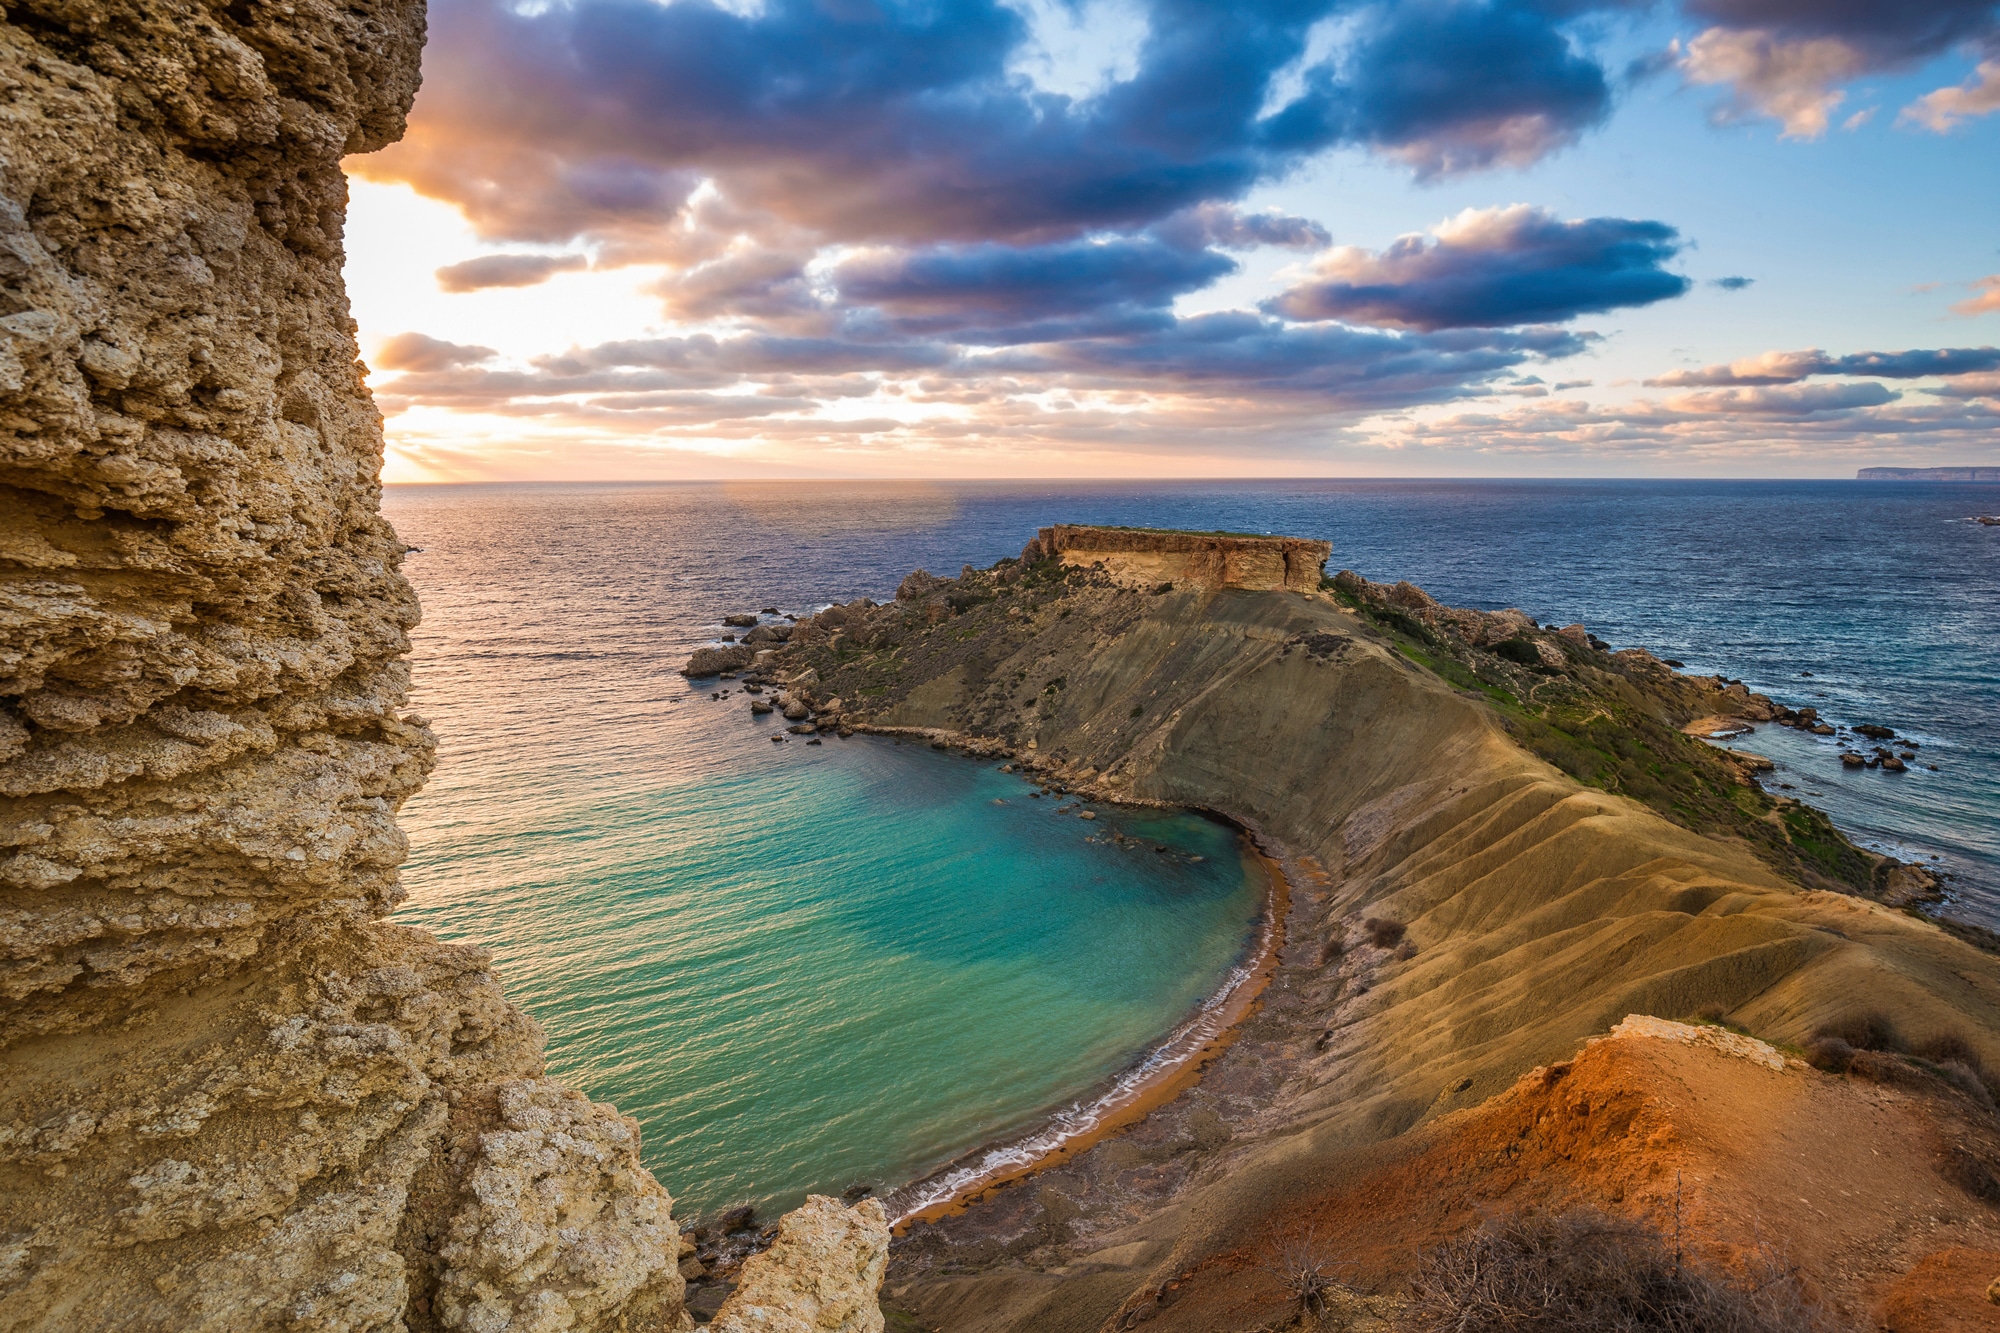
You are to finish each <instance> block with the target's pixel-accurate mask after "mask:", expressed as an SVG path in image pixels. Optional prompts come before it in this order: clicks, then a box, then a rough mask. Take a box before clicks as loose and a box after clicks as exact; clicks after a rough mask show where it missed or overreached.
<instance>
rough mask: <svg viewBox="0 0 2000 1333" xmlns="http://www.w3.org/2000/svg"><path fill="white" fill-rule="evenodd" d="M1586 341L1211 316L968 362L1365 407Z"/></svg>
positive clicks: (1102, 381) (1432, 398) (1399, 402)
mask: <svg viewBox="0 0 2000 1333" xmlns="http://www.w3.org/2000/svg"><path fill="white" fill-rule="evenodd" d="M1589 341H1590V340H1589V338H1588V337H1587V336H1585V335H1578V334H1573V333H1568V332H1565V331H1563V330H1558V329H1527V330H1519V331H1514V332H1488V331H1479V332H1472V331H1461V332H1449V333H1438V334H1408V333H1392V332H1388V331H1385V330H1379V329H1355V328H1347V327H1344V326H1341V325H1306V326H1300V325H1294V324H1286V323H1283V322H1282V321H1279V320H1275V319H1269V318H1265V317H1260V316H1257V315H1253V314H1249V313H1246V312H1244V311H1221V312H1218V313H1215V314H1210V315H1197V316H1194V317H1192V318H1189V319H1183V320H1179V321H1176V322H1175V323H1174V324H1173V325H1172V326H1171V328H1169V329H1166V330H1164V331H1161V332H1158V333H1153V334H1149V335H1147V336H1143V337H1132V338H1080V339H1076V340H1074V341H1070V342H1064V343H1059V344H1053V345H1050V346H1047V347H1041V348H1032V349H1020V350H1016V351H1011V352H1002V353H997V354H995V355H993V356H992V357H990V358H986V359H984V360H983V361H982V362H981V363H979V364H981V365H982V366H983V367H984V368H986V369H989V370H993V369H1004V370H1008V371H1011V372H1016V373H1022V374H1040V375H1056V376H1059V377H1066V378H1069V379H1074V380H1076V381H1077V382H1080V383H1083V384H1086V385H1113V386H1162V387H1165V386H1177V387H1179V388H1182V389H1184V390H1188V391H1200V392H1203V393H1224V394H1248V395H1258V394H1303V395H1308V396H1311V397H1314V398H1316V399H1320V400H1322V401H1324V402H1325V403H1326V404H1327V406H1329V407H1337V408H1339V409H1342V410H1347V411H1364V410H1366V411H1375V410H1382V409H1384V408H1390V407H1411V406H1417V405H1420V404H1425V403H1438V402H1445V401H1448V400H1451V399H1454V398H1460V397H1464V396H1466V395H1467V394H1470V393H1478V392H1482V391H1483V390H1482V389H1481V387H1480V386H1482V385H1483V384H1484V383H1485V382H1487V381H1489V380H1492V379H1494V378H1496V377H1498V376H1501V375H1504V374H1508V373H1510V372H1512V371H1514V370H1515V369H1516V368H1518V367H1520V366H1522V365H1524V364H1526V363H1529V362H1531V361H1539V360H1543V359H1547V358H1554V357H1564V356H1572V355H1574V354H1576V353H1577V352H1580V351H1582V350H1583V349H1584V348H1585V347H1587V346H1588V345H1589Z"/></svg>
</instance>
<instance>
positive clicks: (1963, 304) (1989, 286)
mask: <svg viewBox="0 0 2000 1333" xmlns="http://www.w3.org/2000/svg"><path fill="white" fill-rule="evenodd" d="M1952 309H1953V310H1955V311H1957V312H1958V313H1959V314H1961V315H1991V314H1996V313H2000V273H1995V274H1993V275H1992V276H1991V277H1987V278H1981V279H1980V280H1979V281H1978V282H1975V283H1973V284H1972V295H1971V296H1969V297H1967V298H1966V299H1965V300H1963V301H1960V302H1959V303H1958V304H1956V305H1954V306H1953V307H1952Z"/></svg>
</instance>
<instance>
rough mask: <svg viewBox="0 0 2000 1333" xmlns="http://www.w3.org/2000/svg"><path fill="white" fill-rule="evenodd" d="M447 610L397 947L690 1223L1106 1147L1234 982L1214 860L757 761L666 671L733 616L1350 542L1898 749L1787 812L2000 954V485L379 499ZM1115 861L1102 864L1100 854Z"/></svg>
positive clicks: (783, 487) (920, 765) (863, 779)
mask: <svg viewBox="0 0 2000 1333" xmlns="http://www.w3.org/2000/svg"><path fill="white" fill-rule="evenodd" d="M383 507H384V510H385V512H386V513H387V515H388V516H389V518H390V519H391V521H393V522H394V523H395V525H396V528H397V530H398V532H400V533H401V534H402V537H403V539H404V541H405V542H407V543H408V544H409V545H410V546H412V547H413V548H415V549H414V550H412V551H411V553H410V555H409V557H408V559H407V562H406V564H405V572H406V573H407V574H408V576H409V577H410V579H411V581H412V582H413V583H414V584H415V585H416V588H417V590H418V593H419V595H420V596H421V598H422V601H423V607H424V620H423V624H422V625H421V626H420V627H419V629H418V630H417V631H416V633H415V655H414V687H413V701H412V707H413V709H414V710H415V711H417V712H419V713H421V714H423V715H425V716H426V717H428V718H429V719H430V721H431V722H432V724H433V726H434V727H435V728H436V730H437V732H438V735H439V737H440V742H441V744H440V750H439V759H438V767H437V770H436V772H435V773H434V774H433V776H432V778H431V780H430V783H429V785H428V786H427V787H426V788H425V789H424V791H423V792H421V793H420V794H419V795H417V796H416V797H415V798H413V799H412V800H411V801H410V802H409V804H408V805H407V806H406V807H405V808H404V811H403V815H402V822H403V826H404V828H405V829H406V830H407V831H408V833H409V836H410V859H409V861H408V863H407V865H406V866H405V869H404V881H405V884H406V886H407V888H408V890H409V895H410V896H409V900H408V902H407V903H406V905H405V906H404V907H403V908H402V909H401V910H400V912H399V914H398V919H399V920H403V921H407V922H411V923H414V924H418V925H422V926H425V927H428V928H430V929H432V930H434V931H436V932H437V933H439V934H440V935H442V936H445V937H447V938H450V939H454V940H461V941H466V942H471V943H477V944H480V945H483V946H485V947H487V948H489V949H491V950H492V951H493V953H494V955H495V960H496V963H497V965H498V967H499V969H500V973H501V976H502V978H503V980H504V982H505V984H506V987H507V990H508V993H509V995H510V996H511V998H512V999H513V1000H514V1001H515V1002H516V1003H518V1004H520V1005H521V1006H522V1007H523V1008H524V1009H526V1010H527V1011H528V1012H529V1013H531V1014H532V1015H534V1017H535V1018H536V1019H537V1020H538V1021H539V1022H540V1023H541V1025H542V1027H543V1030H544V1032H545V1033H546V1035H547V1042H548V1047H547V1049H548V1062H549V1069H550V1072H551V1074H553V1075H554V1076H556V1077H559V1078H562V1079H564V1080H565V1081H568V1082H570V1083H572V1084H574V1085H576V1086H578V1087H581V1088H582V1089H584V1090H585V1091H586V1092H588V1093H589V1094H590V1095H591V1096H592V1097H594V1098H597V1099H599V1100H602V1101H608V1102H611V1103H613V1104H614V1105H616V1106H617V1107H618V1108H619V1109H620V1110H621V1111H623V1112H624V1113H625V1114H627V1115H630V1116H633V1117H634V1118H636V1119H637V1120H638V1121H639V1122H640V1124H641V1126H642V1129H643V1135H644V1138H643V1142H644V1156H645V1160H646V1162H647V1164H648V1165H649V1166H650V1167H652V1168H653V1169H654V1171H655V1172H656V1173H657V1174H658V1175H659V1176H660V1178H661V1180H662V1181H663V1182H665V1183H666V1184H667V1186H668V1188H669V1189H670V1190H671V1191H672V1192H673V1193H674V1195H675V1196H676V1200H677V1203H676V1210H677V1212H679V1213H681V1214H682V1215H700V1214H705V1213H711V1212H714V1211H717V1210H720V1209H723V1208H727V1207H731V1206H735V1205H739V1204H745V1203H748V1204H753V1205H756V1206H758V1207H760V1208H762V1209H767V1210H768V1209H775V1208H782V1207H788V1206H791V1205H793V1204H795V1203H797V1202H798V1201H799V1200H800V1199H802V1198H803V1197H804V1195H805V1194H807V1193H809V1192H817V1193H838V1192H840V1191H842V1190H844V1189H848V1188H851V1187H854V1186H867V1187H869V1188H871V1189H874V1190H877V1191H880V1192H884V1193H888V1192H890V1191H894V1190H896V1189H898V1188H900V1187H904V1186H907V1185H909V1183H910V1182H912V1181H915V1180H917V1179H919V1178H921V1177H926V1176H930V1175H932V1174H933V1173H936V1172H938V1171H940V1169H942V1168H944V1167H946V1165H947V1164H949V1163H952V1162H955V1161H964V1160H967V1154H974V1155H975V1156H976V1154H977V1153H978V1152H979V1151H981V1150H985V1151H989V1152H990V1151H992V1145H995V1144H1002V1145H1004V1144H1009V1143H1017V1142H1020V1141H1022V1140H1023V1139H1024V1138H1032V1137H1033V1136H1034V1135H1036V1134H1037V1133H1038V1132H1041V1128H1040V1127H1044V1126H1046V1125H1048V1124H1050V1123H1051V1122H1052V1120H1053V1122H1055V1123H1078V1122H1087V1121H1088V1119H1089V1117H1090V1116H1091V1114H1092V1113H1093V1112H1092V1108H1093V1107H1094V1106H1097V1105H1099V1104H1100V1103H1101V1102H1102V1100H1103V1099H1104V1098H1105V1097H1106V1096H1107V1095H1108V1094H1109V1093H1111V1092H1113V1091H1115V1090H1116V1089H1117V1088H1118V1087H1119V1086H1120V1081H1121V1079H1126V1078H1129V1077H1130V1074H1131V1071H1133V1070H1134V1069H1135V1068H1139V1067H1142V1066H1144V1065H1145V1063H1146V1062H1147V1061H1148V1059H1149V1058H1154V1059H1156V1058H1158V1053H1159V1052H1160V1050H1161V1049H1162V1043H1167V1042H1171V1041H1172V1040H1173V1037H1174V1034H1175V1033H1176V1032H1177V1031H1180V1032H1181V1033H1182V1034H1183V1036H1184V1035H1185V1030H1186V1029H1185V1025H1186V1024H1187V1023H1188V1022H1189V1021H1190V1019H1191V1017H1192V1016H1194V1015H1197V1014H1198V1013H1199V1012H1200V1010H1201V1006H1202V1005H1203V1003H1204V1002H1205V1000H1207V999H1208V998H1209V997H1212V996H1214V995H1216V994H1217V993H1218V991H1219V990H1220V989H1221V988H1223V987H1225V986H1227V985H1228V984H1230V982H1231V980H1232V977H1233V976H1235V975H1236V973H1237V969H1239V968H1240V966H1241V964H1242V963H1243V960H1244V956H1245V950H1246V949H1247V948H1248V947H1249V945H1250V943H1251V940H1252V937H1253V935H1254V932H1255V929H1256V923H1257V919H1258V913H1259V908H1260V903H1261V897H1262V893H1261V889H1260V887H1259V885H1260V881H1259V876H1258V873H1257V871H1256V867H1255V865H1254V863H1253V861H1252V860H1251V859H1250V858H1249V856H1248V852H1247V849H1246V848H1245V847H1244V845H1243V844H1242V842H1241V840H1240V839H1239V837H1238V835H1237V834H1236V833H1235V832H1234V831H1233V830H1232V829H1230V828H1228V827H1226V826H1224V825H1222V824H1220V823H1217V822H1215V821H1213V820H1211V819H1208V818H1205V817H1203V816H1202V815H1200V814H1199V813H1196V812H1172V811H1167V812H1151V811H1148V812H1132V811H1123V810H1119V809H1116V808H1114V807H1097V808H1096V810H1095V811H1094V813H1096V814H1097V815H1098V818H1097V819H1096V820H1095V821H1085V820H1081V819H1079V818H1077V817H1076V816H1077V814H1078V813H1079V811H1078V810H1077V809H1076V808H1075V802H1073V801H1069V802H1065V801H1062V800H1059V799H1054V798H1051V797H1048V796H1040V795H1036V794H1035V788H1034V787H1033V786H1032V785H1031V784H1029V783H1028V782H1027V781H1026V780H1025V779H1023V778H1021V777H1020V776H1018V775H1016V774H1011V773H1005V772H1002V771H1000V767H999V765H998V764H997V763H994V762H991V761H974V760H968V759H966V758H963V757H960V756H957V755H952V754H944V753H940V752H937V751H934V750H931V749H930V748H928V747H927V746H923V745H920V744H915V743H908V744H898V743H896V742H894V741H892V740H887V739H884V738H873V737H861V736H856V737H852V738H850V739H847V740H839V739H837V738H828V739H826V740H825V742H824V743H823V744H821V745H818V746H809V745H807V744H805V743H804V741H803V738H798V737H794V738H791V739H790V740H789V741H786V742H784V743H776V744H774V743H773V742H772V741H771V739H770V738H771V736H772V735H773V734H774V732H776V731H777V730H778V727H779V724H780V719H777V718H776V717H775V715H773V716H768V717H763V718H758V717H753V716H752V715H751V714H750V713H749V712H748V710H747V708H746V707H745V700H744V698H743V696H741V695H740V694H732V695H727V696H725V697H723V698H715V697H713V696H714V695H715V693H716V692H717V690H718V688H719V687H718V684H717V683H716V682H699V683H697V682H689V681H687V680H685V679H683V678H682V677H681V676H680V675H679V674H678V669H679V667H680V666H681V665H682V663H683V662H684V661H685V660H686V657H687V655H688V653H689V652H691V651H692V650H693V649H694V648H696V647H698V646H700V645H702V644H705V643H712V642H715V641H717V640H718V638H719V637H720V635H722V634H723V633H724V632H725V630H724V629H723V627H722V624H721V621H722V617H723V616H725V615H728V614H732V613H744V612H759V611H761V610H762V609H763V608H767V607H769V608H774V609H775V610H776V611H777V612H779V613H790V614H804V613H806V612H809V611H811V610H814V609H816V608H818V607H821V606H824V605H826V604H828V603H829V602H834V601H847V600H850V599H852V598H855V597H861V596H868V597H873V598H876V599H878V600H887V599H888V598H890V597H891V596H893V594H894V590H895V587H896V584H897V583H898V581H899V580H900V579H901V578H902V577H903V575H905V574H906V573H908V572H909V571H910V570H912V569H915V568H919V567H921V568H924V569H928V570H929V571H931V572H932V573H934V574H944V575H949V574H955V573H957V572H958V571H959V569H960V567H961V566H962V565H967V564H970V565H973V566H979V567H983V566H986V565H989V564H991V563H992V562H993V561H995V560H997V559H999V558H1000V557H1002V556H1007V555H1014V554H1017V553H1018V552H1019V551H1020V549H1021V547H1022V545H1023V544H1024V543H1025V542H1026V541H1027V540H1028V539H1029V538H1030V537H1032V536H1033V535H1034V532H1035V529H1036V528H1037V527H1039V526H1044V525H1047V524H1050V523H1055V522H1070V523H1111V524H1128V525H1135V526H1150V527H1177V528H1198V529H1211V530H1212V529H1226V530H1230V531H1248V532H1270V533H1279V534H1286V535H1292V536H1304V537H1318V538H1324V539H1326V540H1328V541H1331V542H1332V543H1333V548H1334V555H1333V559H1332V561H1331V562H1330V564H1329V569H1330V570H1332V569H1339V568H1350V569H1354V570H1356V571H1358V572H1359V573H1361V574H1364V575H1366V576H1367V577H1369V578H1371V579H1376V580H1396V579H1408V580H1410V581H1411V582H1414V583H1416V584H1418V585H1420V586H1422V587H1424V588H1425V589H1427V590H1428V591H1429V592H1430V593H1431V594H1432V595H1433V596H1435V597H1437V598H1438V599H1439V600H1440V601H1444V602H1447V603H1450V604H1454V605H1461V606H1474V607H1481V608H1485V609H1499V608H1502V607H1518V608H1520V609H1521V610H1523V611H1526V612H1527V613H1528V614H1529V615H1531V616H1533V617H1534V618H1535V619H1536V620H1538V621H1541V622H1543V623H1551V622H1552V623H1554V624H1557V625H1566V624H1570V623H1572V622H1578V621H1580V622H1582V623H1583V624H1584V625H1586V626H1587V627H1588V628H1589V629H1590V631H1591V632H1592V633H1594V634H1596V635H1597V636H1598V637H1600V638H1602V639H1605V640H1607V641H1609V642H1610V643H1611V644H1612V645H1613V646H1614V647H1617V648H1624V647H1643V648H1646V649H1649V650H1651V651H1652V652H1654V653H1655V654H1657V655H1659V656H1661V657H1664V658H1673V659H1676V660H1678V661H1681V662H1683V663H1685V664H1686V669H1687V670H1689V671H1698V672H1715V673H1720V674H1723V675H1726V676H1728V677H1731V678H1733V679H1740V680H1742V681H1743V682H1744V683H1745V684H1747V685H1748V686H1750V688H1752V689H1753V690H1759V691H1762V692H1764V693H1767V694H1769V695H1771V696H1772V697H1773V698H1774V699H1777V700H1779V701H1781V702H1784V703H1788V704H1791V705H1794V706H1800V705H1811V706H1812V707H1815V708H1817V709H1818V710H1819V712H1820V714H1821V715H1822V716H1823V717H1825V718H1828V719H1830V720H1832V721H1835V722H1839V723H1850V724H1851V723H1862V722H1868V723H1876V724H1879V725H1884V726H1889V727H1892V728H1894V729H1895V731H1896V733H1897V735H1898V736H1899V737H1903V738H1905V739H1906V740H1907V741H1909V742H1913V743H1914V745H1913V748H1914V750H1915V752H1916V753H1917V754H1918V755H1919V756H1920V757H1919V759H1918V760H1917V761H1916V762H1914V763H1912V764H1911V765H1910V766H1909V769H1908V771H1906V772H1904V773H1890V772H1884V771H1881V770H1860V771H1849V770H1844V769H1843V768H1842V766H1841V764H1840V761H1839V747H1838V745H1837V744H1836V743H1835V742H1834V741H1833V740H1832V739H1831V738H1824V739H1823V738H1818V737H1813V736H1810V735H1805V734H1801V733H1798V732H1794V731H1791V730H1788V729H1785V728H1781V727H1763V728H1759V729H1758V730H1757V731H1756V733H1755V734H1754V735H1752V736H1749V737H1743V738H1740V739H1738V740H1737V741H1735V742H1734V743H1735V744H1737V745H1738V746H1739V747H1741V748H1746V749H1753V750H1755V751H1756V752H1758V753H1761V754H1764V755H1766V756H1768V757H1769V758H1771V759H1773V760H1774V761H1775V762H1776V763H1777V765H1778V767H1777V770H1776V771H1775V772H1774V773H1772V774H1770V775H1768V776H1767V778H1766V782H1767V785H1773V786H1782V787H1785V788H1786V789H1788V793H1789V794H1792V795H1796V796H1799V797H1801V798H1802V799H1805V800H1808V801H1810V802H1812V803H1813V804H1815V805H1817V806H1819V807H1820V808H1822V809H1824V810H1826V811H1827V812H1828V813H1829V814H1830V815H1831V816H1832V817H1833V819H1834V820H1835V822H1836V823H1838V824H1839V825H1840V826H1841V827H1842V828H1843V829H1844V830H1846V831H1847V833H1848V834H1849V835H1850V836H1852V837H1853V838H1854V839H1855V840H1856V841H1858V842H1860V843H1861V844H1863V845H1865V846H1868V847H1872V848H1876V849H1879V850H1883V851H1888V852H1892V853H1894V854H1896V855H1898V856H1900V857H1903V858H1904V859H1908V860H1922V861H1923V862H1925V863H1926V864H1928V865H1931V866H1933V867H1934V868H1936V869H1938V870H1939V871H1940V872H1941V874H1942V875H1943V876H1944V878H1945V883H1946V885H1947V890H1948V894H1949V901H1948V908H1949V910H1951V911H1953V912H1954V913H1956V914H1958V915H1960V916H1962V917H1964V918H1966V919H1968V920H1972V921H1976V922H1979V923H1982V924H1985V925H1989V926H1993V927H1996V928H2000V527H1993V526H1984V525H1981V524H1979V523H1977V522H1975V521H1973V519H1974V517H1975V516H1977V515H1979V514H1989V515H1991V514H1996V513H2000V486H1995V485H1981V484H1950V483H1922V482H1859V481H1806V482H1799V481H1783V482H1776V481H1773V482H1744V481H1728V482H1721V481H1717V482H1708V481H1375V480H1369V481H1327V480H1312V481H1253V482H1144V483H1138V482H1102V483H1078V482H1032V481H1030V482H965V483H936V482H851V481H746V482H738V483H687V484H672V483H658V484H655V483H644V484H639V483H635V484H624V485H620V484H573V485H572V484H543V485H518V484H493V485H434V486H395V487H390V488H388V490H387V492H386V495H385V498H384V505H383ZM1114 828H1115V829H1117V830H1118V831H1119V832H1121V833H1123V834H1124V835H1126V836H1125V837H1124V838H1123V839H1121V840H1113V839H1112V838H1110V837H1109V836H1108V833H1109V831H1110V830H1112V829H1114Z"/></svg>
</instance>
